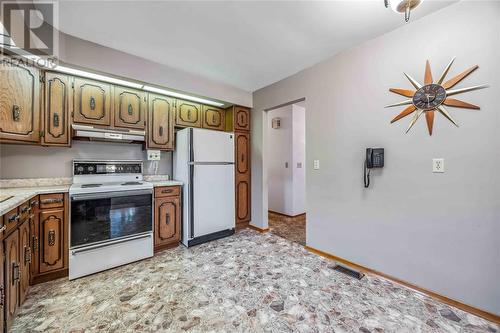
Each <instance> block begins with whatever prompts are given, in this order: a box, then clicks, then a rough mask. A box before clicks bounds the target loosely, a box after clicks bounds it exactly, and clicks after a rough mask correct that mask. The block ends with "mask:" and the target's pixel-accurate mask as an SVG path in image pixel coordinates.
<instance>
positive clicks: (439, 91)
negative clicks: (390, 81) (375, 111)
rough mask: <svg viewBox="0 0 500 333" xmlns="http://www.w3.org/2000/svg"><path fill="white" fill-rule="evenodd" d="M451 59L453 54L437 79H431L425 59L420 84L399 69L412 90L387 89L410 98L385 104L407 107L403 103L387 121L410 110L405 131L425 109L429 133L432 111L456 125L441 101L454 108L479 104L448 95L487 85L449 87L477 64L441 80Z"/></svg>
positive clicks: (395, 119)
mask: <svg viewBox="0 0 500 333" xmlns="http://www.w3.org/2000/svg"><path fill="white" fill-rule="evenodd" d="M453 61H455V58H453V59H451V61H450V63H449V64H448V65H447V66H446V68H445V69H444V71H443V74H441V76H440V77H439V79H438V80H437V81H434V80H433V78H432V73H431V65H430V63H429V60H427V62H426V64H425V75H424V85H422V84H420V83H418V82H417V81H416V80H415V79H413V78H412V77H411V76H409V75H408V74H406V73H403V74H404V75H405V76H406V78H407V79H408V81H410V83H411V85H412V86H413V87H414V88H415V89H416V90H407V89H400V88H391V89H389V91H390V92H393V93H395V94H399V95H402V96H405V97H409V98H410V99H407V100H405V101H402V102H399V103H395V104H391V105H387V106H386V108H389V107H394V106H403V105H408V107H406V109H404V110H403V112H401V113H400V114H398V115H397V116H396V117H394V119H392V120H391V124H392V123H394V122H395V121H398V120H400V119H401V118H404V117H406V116H408V115H410V114H412V113H413V119H412V120H411V122H410V124H409V125H408V128H407V129H406V133H408V131H409V130H410V129H411V128H412V127H413V125H415V123H416V122H417V120H418V119H419V118H420V116H421V115H422V114H423V113H425V119H426V121H427V129H428V130H429V135H432V127H433V125H434V112H439V113H440V114H442V115H443V116H444V117H445V118H446V119H448V120H449V121H451V122H452V123H453V124H454V125H455V126H457V127H458V124H457V122H456V121H455V120H454V119H453V118H452V117H451V115H450V113H449V112H448V110H447V109H446V108H445V105H446V106H451V107H457V108H465V109H476V110H479V106H477V105H473V104H470V103H467V102H464V101H461V100H458V99H455V98H450V96H454V95H458V94H461V93H465V92H468V91H473V90H478V89H483V88H487V87H488V85H479V86H472V87H468V88H459V89H451V88H453V87H454V86H455V85H457V84H458V83H459V82H460V81H462V80H463V79H465V78H466V77H467V76H468V75H469V74H470V73H472V72H473V71H475V70H476V69H477V68H479V66H477V65H475V66H472V67H471V68H469V69H466V70H465V71H463V72H462V73H460V74H458V75H457V76H455V77H453V78H451V79H449V80H447V81H445V78H446V75H447V74H448V71H449V70H450V68H451V65H452V64H453Z"/></svg>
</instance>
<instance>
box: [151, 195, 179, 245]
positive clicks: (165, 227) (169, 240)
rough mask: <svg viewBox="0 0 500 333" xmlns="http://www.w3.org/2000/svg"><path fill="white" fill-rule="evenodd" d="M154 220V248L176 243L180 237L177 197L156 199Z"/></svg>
mask: <svg viewBox="0 0 500 333" xmlns="http://www.w3.org/2000/svg"><path fill="white" fill-rule="evenodd" d="M154 220H155V230H154V235H155V241H154V242H155V248H158V247H161V246H163V245H168V244H175V243H178V242H179V240H180V235H181V231H180V227H181V225H180V220H181V206H180V199H179V197H178V196H176V197H164V198H156V199H155V213H154Z"/></svg>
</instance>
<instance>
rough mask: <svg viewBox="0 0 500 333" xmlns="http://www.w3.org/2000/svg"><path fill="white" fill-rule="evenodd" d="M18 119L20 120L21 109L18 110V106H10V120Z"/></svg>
mask: <svg viewBox="0 0 500 333" xmlns="http://www.w3.org/2000/svg"><path fill="white" fill-rule="evenodd" d="M20 118H21V109H20V108H19V105H14V106H12V120H14V121H19V119H20Z"/></svg>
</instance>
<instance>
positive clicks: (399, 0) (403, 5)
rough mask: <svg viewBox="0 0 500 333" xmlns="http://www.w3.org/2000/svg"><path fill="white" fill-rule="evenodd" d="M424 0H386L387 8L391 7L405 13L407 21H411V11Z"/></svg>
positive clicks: (397, 11) (395, 10)
mask: <svg viewBox="0 0 500 333" xmlns="http://www.w3.org/2000/svg"><path fill="white" fill-rule="evenodd" d="M423 1H424V0H384V4H385V7H386V8H389V7H391V9H392V10H393V11H394V12H396V13H404V14H405V22H408V21H410V11H411V10H413V9H414V8H416V7H417V6H418V5H420V4H421V3H422V2H423Z"/></svg>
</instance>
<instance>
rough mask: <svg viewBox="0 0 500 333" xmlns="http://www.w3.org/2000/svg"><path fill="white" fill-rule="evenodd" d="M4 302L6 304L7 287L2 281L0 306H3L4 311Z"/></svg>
mask: <svg viewBox="0 0 500 333" xmlns="http://www.w3.org/2000/svg"><path fill="white" fill-rule="evenodd" d="M4 304H5V288H4V287H3V283H2V284H0V308H2V311H3V306H4Z"/></svg>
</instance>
